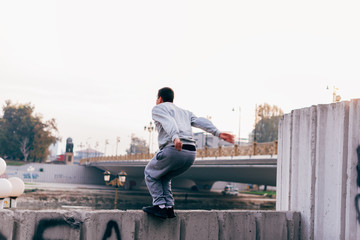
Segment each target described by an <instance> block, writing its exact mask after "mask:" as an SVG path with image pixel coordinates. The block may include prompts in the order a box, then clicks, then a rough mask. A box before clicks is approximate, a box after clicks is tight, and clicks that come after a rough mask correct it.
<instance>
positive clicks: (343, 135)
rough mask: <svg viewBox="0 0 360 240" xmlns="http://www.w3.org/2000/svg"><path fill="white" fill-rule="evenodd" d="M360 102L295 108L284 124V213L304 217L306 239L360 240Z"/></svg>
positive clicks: (280, 195) (280, 204)
mask: <svg viewBox="0 0 360 240" xmlns="http://www.w3.org/2000/svg"><path fill="white" fill-rule="evenodd" d="M359 145H360V99H358V100H352V101H350V102H340V103H334V104H328V105H318V106H312V107H309V108H304V109H299V110H294V111H292V112H291V113H290V114H287V115H285V116H284V117H283V119H282V120H281V122H280V125H279V145H278V163H277V164H278V165H277V199H276V209H277V210H279V211H287V210H290V211H299V212H300V213H301V237H302V239H360V225H359V224H358V223H357V221H356V211H355V200H354V199H355V196H356V194H358V193H359V192H360V191H359V189H358V187H357V184H356V178H357V172H356V165H357V161H358V159H357V153H356V148H357V147H358V146H359Z"/></svg>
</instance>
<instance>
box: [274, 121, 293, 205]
mask: <svg viewBox="0 0 360 240" xmlns="http://www.w3.org/2000/svg"><path fill="white" fill-rule="evenodd" d="M291 129H292V115H291V114H287V115H284V116H283V118H282V120H281V121H280V123H279V134H278V136H279V141H278V159H277V174H276V210H278V211H287V210H289V209H290V206H289V204H290V200H289V197H290V194H289V193H290V183H291Z"/></svg>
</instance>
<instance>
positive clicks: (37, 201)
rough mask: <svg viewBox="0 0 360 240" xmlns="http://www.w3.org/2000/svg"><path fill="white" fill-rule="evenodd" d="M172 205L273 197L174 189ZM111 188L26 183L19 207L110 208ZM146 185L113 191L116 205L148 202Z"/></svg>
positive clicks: (207, 206) (250, 203)
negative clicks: (141, 187) (135, 188)
mask: <svg viewBox="0 0 360 240" xmlns="http://www.w3.org/2000/svg"><path fill="white" fill-rule="evenodd" d="M174 198H175V202H176V208H177V209H182V210H187V209H189V210H190V209H202V210H230V209H236V210H241V209H244V210H245V209H246V210H274V209H275V203H276V199H275V198H272V197H264V196H260V195H253V194H249V193H246V194H245V193H239V195H238V196H223V195H222V194H221V192H220V191H209V192H201V191H200V192H194V191H181V190H175V191H174ZM114 200H115V188H114V187H110V186H102V185H80V184H54V183H27V184H26V187H25V193H24V194H23V195H22V196H20V197H19V199H18V208H19V209H33V210H37V209H91V210H95V209H114ZM151 201H152V200H151V196H150V195H149V193H148V192H147V190H146V189H142V190H122V189H119V190H118V192H117V209H120V210H129V209H132V210H134V209H141V208H142V207H143V206H147V205H150V204H151Z"/></svg>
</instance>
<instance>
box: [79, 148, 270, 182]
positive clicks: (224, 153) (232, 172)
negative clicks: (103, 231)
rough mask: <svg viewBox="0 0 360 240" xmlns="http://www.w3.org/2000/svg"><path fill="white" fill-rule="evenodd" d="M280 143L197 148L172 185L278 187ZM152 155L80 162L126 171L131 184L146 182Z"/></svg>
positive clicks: (114, 170) (113, 171)
mask: <svg viewBox="0 0 360 240" xmlns="http://www.w3.org/2000/svg"><path fill="white" fill-rule="evenodd" d="M276 154H277V142H271V143H253V144H250V145H246V146H238V145H234V146H232V147H218V148H204V149H199V150H197V158H196V160H195V163H194V165H193V166H192V167H191V168H190V169H189V170H188V171H187V172H185V173H184V174H182V175H180V176H178V177H176V178H174V180H173V184H172V185H173V187H176V188H192V187H195V186H197V187H199V188H203V189H210V188H211V186H212V185H213V183H214V182H216V181H225V182H239V183H250V184H258V185H270V186H276V163H277V155H276ZM153 156H154V155H153V154H132V155H124V156H107V157H97V158H88V159H82V160H81V161H80V164H81V165H85V166H92V167H96V168H98V169H101V170H102V171H106V170H109V171H110V172H111V173H113V174H115V173H118V172H120V171H122V170H123V171H125V172H126V173H127V182H128V187H130V188H137V187H139V186H141V185H142V184H144V183H143V182H144V169H145V166H146V165H147V163H148V162H149V160H150V159H151V158H152V157H153Z"/></svg>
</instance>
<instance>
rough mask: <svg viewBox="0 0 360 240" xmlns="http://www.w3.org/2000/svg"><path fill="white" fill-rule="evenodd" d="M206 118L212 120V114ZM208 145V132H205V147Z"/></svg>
mask: <svg viewBox="0 0 360 240" xmlns="http://www.w3.org/2000/svg"><path fill="white" fill-rule="evenodd" d="M206 118H207V119H208V120H209V121H211V116H206ZM206 147H208V134H207V133H206V132H205V148H206Z"/></svg>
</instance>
